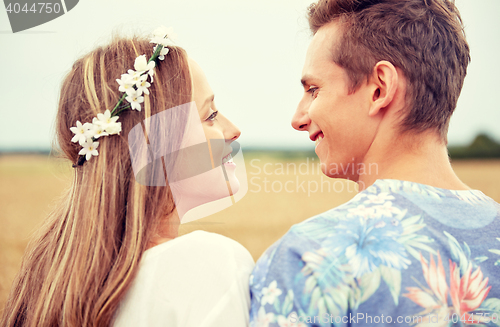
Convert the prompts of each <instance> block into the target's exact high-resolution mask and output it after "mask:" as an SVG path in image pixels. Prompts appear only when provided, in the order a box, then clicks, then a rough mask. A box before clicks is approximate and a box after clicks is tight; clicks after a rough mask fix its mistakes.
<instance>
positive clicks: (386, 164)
mask: <svg viewBox="0 0 500 327" xmlns="http://www.w3.org/2000/svg"><path fill="white" fill-rule="evenodd" d="M391 135H392V136H391ZM391 135H386V136H385V138H384V137H378V138H376V139H375V141H374V142H373V143H372V146H371V147H370V150H369V151H368V153H367V155H366V156H365V160H364V164H365V165H369V164H373V163H376V164H377V171H376V172H374V173H372V174H370V175H360V176H359V181H358V184H359V189H360V191H362V190H363V189H365V188H366V187H368V186H370V185H372V184H373V183H374V182H375V181H376V180H377V179H399V180H405V181H410V182H415V183H420V184H426V185H430V186H434V187H439V188H444V189H451V190H468V189H470V188H469V187H468V186H467V185H465V184H464V183H463V182H462V181H461V180H460V179H459V178H458V177H457V175H456V174H455V172H454V171H453V168H452V167H451V164H450V161H449V158H448V151H447V148H446V145H445V144H444V142H442V141H441V140H440V139H439V137H438V136H437V135H436V134H435V133H433V132H423V133H420V134H418V135H412V134H410V133H407V134H403V135H401V134H399V135H397V134H396V133H393V134H391Z"/></svg>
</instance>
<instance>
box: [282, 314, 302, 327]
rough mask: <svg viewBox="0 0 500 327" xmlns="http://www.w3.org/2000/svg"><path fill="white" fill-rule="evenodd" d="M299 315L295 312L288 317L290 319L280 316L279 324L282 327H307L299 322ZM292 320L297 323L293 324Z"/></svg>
mask: <svg viewBox="0 0 500 327" xmlns="http://www.w3.org/2000/svg"><path fill="white" fill-rule="evenodd" d="M298 317H299V316H298V315H297V313H296V312H295V311H294V312H292V313H290V314H289V315H288V317H285V316H278V319H276V320H277V323H278V325H279V326H280V327H307V326H306V324H304V323H303V322H299V321H298ZM292 319H293V320H294V321H295V322H292Z"/></svg>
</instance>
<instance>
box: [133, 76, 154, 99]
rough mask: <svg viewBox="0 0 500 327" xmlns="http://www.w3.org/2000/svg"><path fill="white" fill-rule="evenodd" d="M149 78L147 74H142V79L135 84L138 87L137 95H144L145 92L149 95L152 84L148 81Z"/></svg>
mask: <svg viewBox="0 0 500 327" xmlns="http://www.w3.org/2000/svg"><path fill="white" fill-rule="evenodd" d="M147 79H148V76H147V75H142V76H141V79H140V80H139V81H137V83H136V84H135V86H136V87H137V95H142V93H143V92H144V93H145V94H148V95H149V90H148V87H150V86H151V84H149V83H148V81H147Z"/></svg>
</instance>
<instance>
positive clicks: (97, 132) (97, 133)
mask: <svg viewBox="0 0 500 327" xmlns="http://www.w3.org/2000/svg"><path fill="white" fill-rule="evenodd" d="M94 119H95V118H94ZM92 127H93V128H92V129H93V130H94V139H98V138H99V137H101V136H107V135H109V134H108V133H106V132H105V131H104V128H102V125H101V124H93V125H92Z"/></svg>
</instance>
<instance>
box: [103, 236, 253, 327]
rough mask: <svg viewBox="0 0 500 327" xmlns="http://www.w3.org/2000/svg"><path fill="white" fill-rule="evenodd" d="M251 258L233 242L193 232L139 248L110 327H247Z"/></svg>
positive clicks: (241, 247)
mask: <svg viewBox="0 0 500 327" xmlns="http://www.w3.org/2000/svg"><path fill="white" fill-rule="evenodd" d="M253 266H254V261H253V259H252V256H251V255H250V253H249V252H248V251H247V250H246V249H245V248H244V247H243V246H242V245H241V244H239V243H238V242H236V241H234V240H232V239H230V238H227V237H225V236H222V235H219V234H214V233H209V232H204V231H195V232H192V233H189V234H186V235H183V236H180V237H177V238H175V239H173V240H171V241H168V242H166V243H162V244H160V245H157V246H155V247H153V248H151V249H149V250H147V251H146V252H144V254H143V257H142V259H141V263H140V267H139V272H138V274H137V276H136V278H135V280H134V281H133V282H132V286H131V288H130V289H129V290H128V292H127V294H126V295H125V297H124V298H123V300H122V302H121V304H120V307H119V309H118V310H117V312H116V315H115V318H116V319H115V322H114V325H113V326H114V327H129V326H130V327H137V326H148V327H155V326H168V327H225V326H227V327H239V326H241V327H244V326H248V313H249V309H250V293H249V287H248V279H249V276H250V273H251V272H252V269H253Z"/></svg>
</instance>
